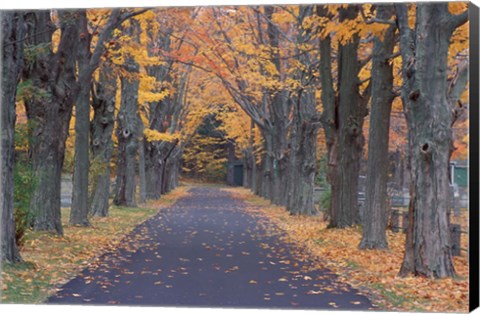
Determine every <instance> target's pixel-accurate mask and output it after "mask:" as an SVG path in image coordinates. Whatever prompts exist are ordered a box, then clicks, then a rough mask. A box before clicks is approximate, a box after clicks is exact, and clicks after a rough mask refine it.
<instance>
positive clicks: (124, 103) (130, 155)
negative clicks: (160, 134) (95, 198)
mask: <svg viewBox="0 0 480 314" xmlns="http://www.w3.org/2000/svg"><path fill="white" fill-rule="evenodd" d="M125 67H126V68H127V70H128V71H129V72H130V73H138V70H139V67H138V64H136V63H135V62H134V60H133V59H129V60H128V61H127V62H126V65H125ZM121 84H122V87H121V88H122V97H121V104H120V112H119V113H118V117H117V138H118V156H117V165H118V167H117V184H116V195H115V199H114V203H115V204H116V205H121V206H130V207H135V206H136V198H135V194H136V193H135V192H136V182H135V181H136V168H137V167H136V155H137V150H138V145H137V139H138V138H139V136H140V134H139V129H140V128H139V126H140V123H141V121H140V120H139V117H138V113H137V108H138V88H139V81H138V79H137V78H127V77H122V78H121Z"/></svg>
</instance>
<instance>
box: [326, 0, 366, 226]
mask: <svg viewBox="0 0 480 314" xmlns="http://www.w3.org/2000/svg"><path fill="white" fill-rule="evenodd" d="M359 10H360V6H359V5H353V4H352V5H348V6H346V7H345V6H341V7H340V8H339V9H338V16H339V25H340V27H342V29H340V31H341V34H342V35H343V36H342V37H339V41H338V52H337V55H338V57H337V67H338V78H337V88H336V89H335V88H334V77H333V76H332V70H333V68H332V61H331V58H332V48H331V44H332V43H331V38H330V36H331V35H330V32H331V30H329V29H328V28H327V26H329V25H328V23H327V24H325V22H322V24H321V26H322V30H321V31H322V36H321V38H320V67H319V72H320V80H321V87H322V95H321V99H322V104H323V113H322V117H321V120H322V126H323V128H324V130H325V136H326V139H327V150H328V176H327V178H328V182H329V183H330V186H331V204H330V210H329V215H330V224H329V226H330V227H335V228H345V227H348V226H352V225H354V224H357V223H359V222H360V215H359V209H358V203H357V197H358V196H357V193H358V177H359V170H360V160H361V156H362V150H363V145H364V143H365V139H364V136H363V131H362V127H363V122H364V118H365V116H366V115H367V113H368V110H367V103H368V100H369V98H370V95H369V93H370V85H369V86H368V87H367V88H365V89H364V91H363V93H362V92H361V90H360V85H361V84H359V72H360V69H361V67H362V64H361V62H360V60H359V59H358V49H359V43H360V35H359V33H360V31H361V28H360V27H355V28H353V29H349V28H347V29H345V28H344V26H343V25H344V24H349V25H352V22H353V21H355V20H357V19H358V16H359ZM317 14H318V16H319V17H320V18H321V19H322V21H328V20H329V19H330V18H331V17H332V13H331V12H328V9H327V8H326V7H322V6H318V7H317ZM362 27H363V26H362ZM337 36H338V34H337Z"/></svg>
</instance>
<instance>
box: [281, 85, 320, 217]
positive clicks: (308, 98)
mask: <svg viewBox="0 0 480 314" xmlns="http://www.w3.org/2000/svg"><path fill="white" fill-rule="evenodd" d="M315 105H316V103H315V99H314V94H313V92H300V95H299V96H298V103H297V106H296V108H295V109H294V110H295V112H296V114H295V117H294V121H295V126H294V128H295V131H293V132H292V135H293V136H294V137H295V138H294V139H293V140H291V145H292V150H293V151H292V156H291V157H290V158H291V159H292V163H291V170H290V176H289V180H290V181H291V184H290V186H289V195H288V196H289V200H288V205H287V210H288V211H289V212H290V213H292V214H294V215H314V214H316V213H317V210H316V208H315V205H314V202H313V188H314V182H315V167H316V162H317V158H316V146H317V133H318V121H316V108H315Z"/></svg>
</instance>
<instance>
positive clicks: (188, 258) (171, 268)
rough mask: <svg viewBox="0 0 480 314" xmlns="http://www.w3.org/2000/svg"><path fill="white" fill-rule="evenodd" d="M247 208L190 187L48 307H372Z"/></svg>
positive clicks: (220, 193) (226, 195)
mask: <svg viewBox="0 0 480 314" xmlns="http://www.w3.org/2000/svg"><path fill="white" fill-rule="evenodd" d="M245 207H246V204H245V203H244V202H242V201H241V200H238V199H234V198H232V197H231V195H230V194H229V193H228V192H225V191H222V190H220V189H218V188H213V187H212V188H210V187H208V188H204V187H200V188H192V189H191V190H190V195H188V196H186V197H183V198H181V199H180V200H178V201H177V203H176V204H174V205H173V206H171V207H170V208H168V209H164V210H162V211H160V212H159V213H158V214H157V215H156V216H155V217H153V218H151V219H149V220H147V221H146V222H145V223H143V224H141V225H139V226H138V227H137V228H136V229H135V230H134V231H133V232H132V233H131V234H130V235H128V236H127V237H126V238H125V239H124V240H123V242H122V244H121V245H120V246H119V248H118V249H117V250H115V251H112V252H109V253H106V254H104V255H103V256H101V257H100V258H99V259H98V260H97V261H96V262H94V263H92V265H90V266H89V267H87V268H85V269H84V270H83V272H82V273H81V274H80V275H79V276H77V277H76V278H74V279H73V280H71V281H70V282H68V283H67V284H65V285H64V286H63V287H61V290H60V291H59V292H58V293H57V294H56V295H54V296H52V297H50V298H49V299H48V300H47V303H55V304H99V305H108V304H112V305H146V306H155V305H156V306H186V307H229V308H259V309H260V308H285V309H287V308H289V309H292V308H303V309H307V308H310V309H331V310H333V309H337V310H367V309H372V308H373V306H372V304H371V302H370V301H369V299H368V298H367V297H366V296H364V295H362V294H361V293H360V292H359V291H357V290H355V289H353V288H352V287H350V286H349V285H347V284H345V283H342V282H340V281H338V279H337V277H336V276H335V275H334V274H333V273H332V272H331V271H329V270H328V269H325V268H320V269H318V265H319V263H318V262H313V261H311V260H310V259H305V258H303V256H304V254H302V252H301V251H299V249H298V248H296V247H292V246H289V245H288V244H286V243H284V242H282V241H281V239H280V237H279V235H278V234H275V233H272V232H268V231H267V229H266V228H265V227H264V225H262V224H259V223H258V218H255V217H253V216H252V215H251V214H249V213H248V212H246V211H245ZM314 266H317V267H314Z"/></svg>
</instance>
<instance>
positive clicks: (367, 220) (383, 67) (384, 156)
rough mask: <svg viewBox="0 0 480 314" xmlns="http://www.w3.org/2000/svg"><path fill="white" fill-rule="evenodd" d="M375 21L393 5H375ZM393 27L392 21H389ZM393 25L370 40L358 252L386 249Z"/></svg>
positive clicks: (390, 12) (391, 10)
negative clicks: (367, 121)
mask: <svg viewBox="0 0 480 314" xmlns="http://www.w3.org/2000/svg"><path fill="white" fill-rule="evenodd" d="M376 10H377V16H376V17H377V20H378V21H384V23H388V21H389V20H390V18H391V17H392V16H393V15H394V7H393V5H382V4H379V5H377V7H376ZM392 23H393V21H392ZM395 30H396V26H395V25H390V26H389V28H388V29H387V30H386V32H385V33H384V34H381V35H378V36H376V37H375V39H374V44H373V57H372V75H371V76H372V77H371V81H372V105H371V113H370V129H369V140H368V162H367V183H366V204H365V210H364V213H363V221H362V225H363V235H362V241H361V243H360V248H361V249H386V248H388V243H387V237H386V233H385V231H386V227H387V220H388V217H387V212H388V211H387V206H388V203H387V180H388V171H389V159H388V140H389V129H390V113H391V108H392V102H393V99H394V98H395V93H394V91H393V62H391V60H390V58H391V56H392V54H393V48H394V46H395Z"/></svg>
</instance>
